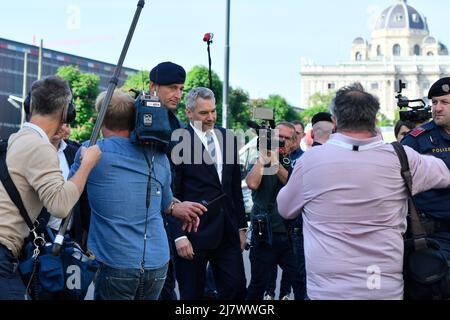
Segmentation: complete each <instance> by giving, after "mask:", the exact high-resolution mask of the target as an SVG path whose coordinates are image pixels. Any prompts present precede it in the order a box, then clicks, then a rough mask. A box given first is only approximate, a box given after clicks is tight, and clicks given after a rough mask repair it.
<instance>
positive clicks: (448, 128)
mask: <svg viewBox="0 0 450 320" xmlns="http://www.w3.org/2000/svg"><path fill="white" fill-rule="evenodd" d="M428 99H431V101H432V115H433V121H431V122H429V123H427V124H424V125H422V126H419V127H417V128H415V129H414V130H412V131H411V132H410V133H409V134H408V135H407V136H405V138H404V139H403V140H402V144H404V145H407V146H410V147H411V148H413V149H414V150H416V151H417V152H419V153H421V154H427V155H433V156H435V157H436V158H439V159H441V160H443V161H444V162H445V164H446V165H447V167H448V168H449V169H450V77H447V78H442V79H440V80H439V81H437V82H436V83H434V84H433V85H432V87H431V89H430V91H429V93H428ZM414 200H415V203H416V205H417V207H418V208H419V210H420V211H421V212H422V213H424V214H425V215H426V219H427V221H426V223H425V224H426V226H428V227H426V229H427V230H426V231H427V233H428V234H429V235H430V234H431V235H432V237H433V238H435V239H436V240H438V241H439V243H440V245H441V247H442V249H443V250H444V251H445V252H446V256H447V260H450V205H449V204H450V186H449V187H447V188H445V189H433V190H430V191H426V192H423V193H420V194H418V195H417V196H415V197H414Z"/></svg>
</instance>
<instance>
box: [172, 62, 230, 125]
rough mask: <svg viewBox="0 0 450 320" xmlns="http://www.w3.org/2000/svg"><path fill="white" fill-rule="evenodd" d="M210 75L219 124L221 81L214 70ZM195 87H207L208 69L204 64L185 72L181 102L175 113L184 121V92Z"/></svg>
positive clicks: (220, 115) (186, 119)
mask: <svg viewBox="0 0 450 320" xmlns="http://www.w3.org/2000/svg"><path fill="white" fill-rule="evenodd" d="M211 77H212V91H213V92H214V95H215V97H216V106H217V124H218V125H219V126H220V125H221V123H222V87H223V84H222V81H221V80H220V78H219V76H218V75H217V73H215V72H214V71H212V72H211ZM195 87H206V88H209V71H208V68H207V67H205V66H201V65H198V66H194V67H193V68H192V69H191V70H189V72H188V73H187V74H186V81H185V83H184V94H183V97H182V99H181V103H180V105H179V106H178V110H177V115H178V117H179V118H180V119H181V120H182V121H184V122H185V123H187V122H188V118H187V116H186V112H185V108H186V105H185V104H184V98H185V96H186V93H188V92H189V91H190V90H191V89H192V88H195Z"/></svg>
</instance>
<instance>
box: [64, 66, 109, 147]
mask: <svg viewBox="0 0 450 320" xmlns="http://www.w3.org/2000/svg"><path fill="white" fill-rule="evenodd" d="M57 75H59V76H60V77H62V78H64V79H66V80H67V81H68V82H69V84H70V87H71V88H72V94H73V98H74V102H75V105H76V108H77V117H76V119H75V121H74V122H73V123H72V132H71V134H70V138H71V139H73V140H76V141H80V142H82V141H85V140H88V139H89V138H90V136H91V133H92V129H93V128H94V124H95V119H96V117H97V115H96V112H95V99H96V97H97V95H98V84H99V82H100V78H99V76H97V75H95V74H91V73H84V72H81V71H80V70H79V69H78V67H77V66H65V67H60V68H58V71H57Z"/></svg>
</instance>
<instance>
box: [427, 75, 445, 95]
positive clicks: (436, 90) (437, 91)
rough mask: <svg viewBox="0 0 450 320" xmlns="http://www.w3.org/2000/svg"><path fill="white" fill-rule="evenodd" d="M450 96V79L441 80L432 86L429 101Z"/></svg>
mask: <svg viewBox="0 0 450 320" xmlns="http://www.w3.org/2000/svg"><path fill="white" fill-rule="evenodd" d="M448 94H450V77H447V78H442V79H439V80H438V81H437V82H436V83H435V84H433V85H432V86H431V89H430V92H429V93H428V99H432V98H433V97H442V96H446V95H448Z"/></svg>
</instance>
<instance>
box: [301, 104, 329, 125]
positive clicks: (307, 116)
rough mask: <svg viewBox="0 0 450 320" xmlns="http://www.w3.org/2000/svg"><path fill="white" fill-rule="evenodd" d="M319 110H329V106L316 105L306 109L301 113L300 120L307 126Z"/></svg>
mask: <svg viewBox="0 0 450 320" xmlns="http://www.w3.org/2000/svg"><path fill="white" fill-rule="evenodd" d="M319 112H329V110H328V107H324V106H320V105H319V106H314V107H311V108H308V109H306V110H305V111H303V112H301V113H300V120H301V121H302V123H303V124H304V125H305V126H306V125H308V123H310V122H311V120H312V117H314V115H315V114H317V113H319Z"/></svg>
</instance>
